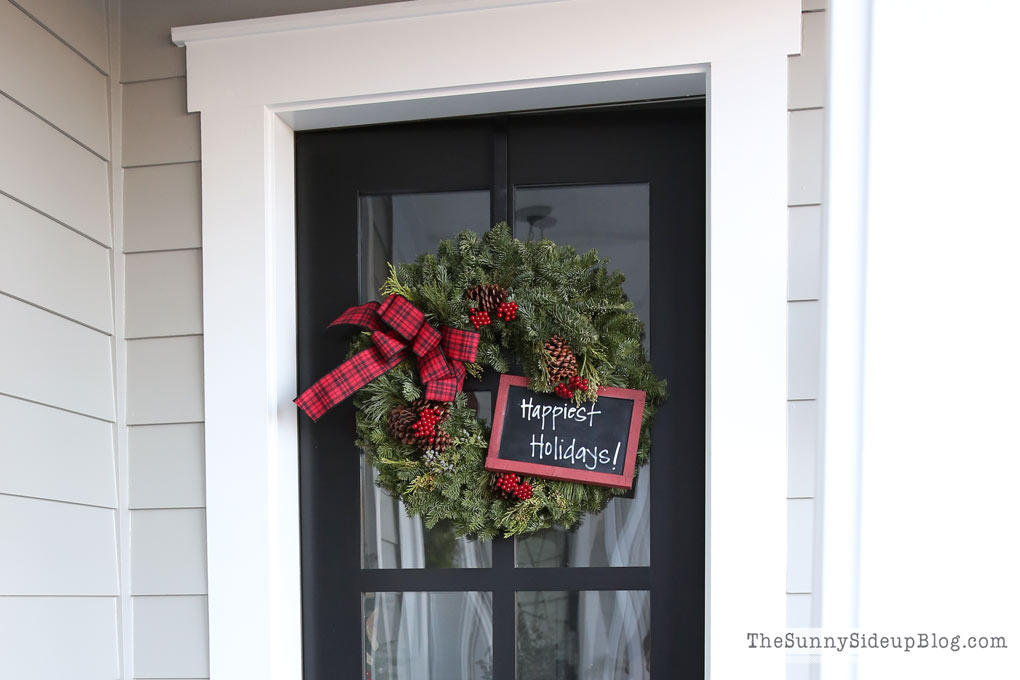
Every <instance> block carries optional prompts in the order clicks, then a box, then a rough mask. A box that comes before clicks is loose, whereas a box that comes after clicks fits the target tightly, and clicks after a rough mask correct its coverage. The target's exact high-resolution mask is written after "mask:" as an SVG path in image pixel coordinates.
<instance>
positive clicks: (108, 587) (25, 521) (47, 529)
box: [0, 496, 118, 596]
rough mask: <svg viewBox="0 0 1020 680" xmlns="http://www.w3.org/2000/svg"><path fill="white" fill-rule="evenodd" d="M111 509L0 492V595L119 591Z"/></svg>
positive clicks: (84, 593)
mask: <svg viewBox="0 0 1020 680" xmlns="http://www.w3.org/2000/svg"><path fill="white" fill-rule="evenodd" d="M115 534H116V532H115V530H114V511H113V510H112V509H109V508H96V507H92V506H88V505H75V504H73V503H57V502H54V501H48V500H40V499H36V498H19V497H16V496H0V545H2V546H3V547H4V552H5V553H6V554H8V555H16V556H17V559H4V560H0V595H109V596H114V595H117V593H118V585H117V576H118V575H117V545H116V539H115Z"/></svg>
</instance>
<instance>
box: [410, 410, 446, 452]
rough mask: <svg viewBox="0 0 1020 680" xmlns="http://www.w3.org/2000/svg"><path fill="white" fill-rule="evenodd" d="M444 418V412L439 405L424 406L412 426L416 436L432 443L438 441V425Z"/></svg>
mask: <svg viewBox="0 0 1020 680" xmlns="http://www.w3.org/2000/svg"><path fill="white" fill-rule="evenodd" d="M442 418H443V412H442V410H441V409H440V408H439V407H438V406H433V407H431V408H423V409H422V410H421V414H420V415H419V416H418V420H416V421H415V423H414V425H412V426H411V430H412V431H413V432H414V436H415V437H417V438H418V439H421V440H423V441H427V442H428V443H429V444H430V445H431V444H435V443H436V425H437V424H438V423H439V421H440V420H442Z"/></svg>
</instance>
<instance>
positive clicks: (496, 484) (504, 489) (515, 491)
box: [492, 472, 531, 501]
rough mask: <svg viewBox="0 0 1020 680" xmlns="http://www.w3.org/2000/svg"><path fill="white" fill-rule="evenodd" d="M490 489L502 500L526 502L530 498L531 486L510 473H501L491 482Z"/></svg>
mask: <svg viewBox="0 0 1020 680" xmlns="http://www.w3.org/2000/svg"><path fill="white" fill-rule="evenodd" d="M492 487H493V489H495V490H496V492H497V493H500V494H502V495H503V498H509V499H514V498H516V499H517V500H519V501H526V500H528V499H529V498H531V484H529V483H528V482H526V481H524V480H523V479H521V478H520V477H518V476H517V475H515V474H514V473H512V472H505V473H503V472H501V473H499V474H497V475H496V476H495V477H494V478H493V480H492Z"/></svg>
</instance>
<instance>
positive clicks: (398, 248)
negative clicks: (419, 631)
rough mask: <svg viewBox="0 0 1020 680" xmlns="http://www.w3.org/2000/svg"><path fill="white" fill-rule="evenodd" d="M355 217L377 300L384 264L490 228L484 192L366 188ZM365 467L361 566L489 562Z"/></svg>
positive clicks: (365, 284) (366, 294) (364, 292)
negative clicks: (411, 508) (430, 523)
mask: <svg viewBox="0 0 1020 680" xmlns="http://www.w3.org/2000/svg"><path fill="white" fill-rule="evenodd" d="M358 221H359V228H360V238H361V253H360V260H361V301H362V302H368V301H369V300H381V297H380V296H379V288H380V286H382V284H383V282H384V281H385V280H386V276H387V275H388V273H389V271H388V267H387V263H390V262H392V263H394V264H399V263H402V262H413V261H414V260H415V258H417V257H418V255H419V254H420V253H430V252H435V250H436V248H437V247H438V246H439V242H440V241H441V240H442V239H446V238H453V237H454V236H456V235H457V234H458V233H460V232H461V231H464V230H465V229H470V230H474V231H483V230H485V229H487V228H488V225H489V191H488V190H483V191H443V192H431V193H418V194H375V195H366V196H362V197H361V198H360V200H359V203H358ZM486 408H488V406H486ZM365 467H366V466H365V464H364V457H362V466H361V468H362V474H361V479H362V485H361V487H362V492H361V499H362V533H361V535H362V542H363V551H364V552H363V555H362V565H363V566H364V567H365V568H366V569H415V568H423V567H427V568H444V567H489V566H491V565H492V553H491V550H490V546H489V544H488V543H481V542H479V541H469V540H467V539H464V538H460V539H458V538H454V535H453V525H452V524H451V523H449V522H440V523H439V524H437V525H436V526H435V527H434V528H433V529H426V528H425V527H424V525H423V523H422V521H421V518H419V517H414V518H411V517H408V516H407V513H406V512H405V511H404V508H403V507H402V505H401V504H400V503H399V501H397V500H396V499H394V498H393V497H392V496H390V495H389V494H388V493H386V492H385V491H383V490H382V489H380V488H379V487H377V486H376V485H375V479H376V476H377V475H376V471H375V470H374V469H370V470H366V469H365ZM369 467H370V466H369ZM401 677H404V676H401ZM415 677H417V676H415ZM465 677H466V676H465Z"/></svg>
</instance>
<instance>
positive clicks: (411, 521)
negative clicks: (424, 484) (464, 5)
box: [361, 454, 492, 569]
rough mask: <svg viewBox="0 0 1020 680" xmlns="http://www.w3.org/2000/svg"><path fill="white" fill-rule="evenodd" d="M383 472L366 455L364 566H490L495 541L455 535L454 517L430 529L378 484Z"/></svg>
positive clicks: (363, 478) (363, 467)
mask: <svg viewBox="0 0 1020 680" xmlns="http://www.w3.org/2000/svg"><path fill="white" fill-rule="evenodd" d="M378 476H379V472H378V470H376V469H375V468H374V467H372V466H371V465H367V464H366V463H365V456H364V454H362V456H361V507H362V510H361V515H362V532H361V536H362V542H363V552H362V566H363V567H364V568H365V569H422V568H427V569H445V568H450V567H460V568H470V567H491V566H492V544H491V543H489V542H488V541H474V540H469V539H467V538H455V537H454V530H453V523H452V522H449V521H440V522H439V523H438V524H436V526H434V527H433V528H431V529H426V528H425V524H424V522H422V520H421V517H408V516H407V513H406V512H405V511H404V507H403V504H401V503H400V502H399V501H397V499H395V498H394V497H393V496H391V495H389V493H387V492H386V490H385V489H380V488H379V487H378V486H376V485H375V480H376V479H377V478H378Z"/></svg>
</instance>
